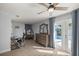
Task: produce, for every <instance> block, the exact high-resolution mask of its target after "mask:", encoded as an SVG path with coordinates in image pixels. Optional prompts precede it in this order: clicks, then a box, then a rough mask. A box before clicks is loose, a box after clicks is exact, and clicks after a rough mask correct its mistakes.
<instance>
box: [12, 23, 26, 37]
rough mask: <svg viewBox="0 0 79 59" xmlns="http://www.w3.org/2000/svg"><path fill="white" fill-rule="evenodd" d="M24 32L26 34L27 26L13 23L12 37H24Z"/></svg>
mask: <svg viewBox="0 0 79 59" xmlns="http://www.w3.org/2000/svg"><path fill="white" fill-rule="evenodd" d="M15 26H19V28H18V29H17V28H15ZM23 32H25V24H24V23H18V22H12V36H16V37H22V35H23Z"/></svg>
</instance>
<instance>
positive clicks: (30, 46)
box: [0, 40, 69, 56]
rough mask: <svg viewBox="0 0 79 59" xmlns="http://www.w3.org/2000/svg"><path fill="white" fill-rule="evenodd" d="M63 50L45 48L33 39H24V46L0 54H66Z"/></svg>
mask: <svg viewBox="0 0 79 59" xmlns="http://www.w3.org/2000/svg"><path fill="white" fill-rule="evenodd" d="M68 55H69V54H68V53H67V52H65V51H62V50H58V49H53V48H46V47H43V46H41V45H39V44H37V43H36V42H35V41H34V40H26V42H25V46H24V47H21V48H20V49H16V50H12V51H9V52H5V53H2V54H0V56H68Z"/></svg>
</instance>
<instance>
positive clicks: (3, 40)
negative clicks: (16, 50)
mask: <svg viewBox="0 0 79 59" xmlns="http://www.w3.org/2000/svg"><path fill="white" fill-rule="evenodd" d="M10 37H11V15H9V14H7V13H4V12H0V53H2V52H6V51H10Z"/></svg>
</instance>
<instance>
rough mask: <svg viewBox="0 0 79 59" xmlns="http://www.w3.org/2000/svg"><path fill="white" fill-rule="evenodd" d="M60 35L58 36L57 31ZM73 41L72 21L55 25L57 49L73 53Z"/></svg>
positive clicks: (68, 20) (64, 21)
mask: <svg viewBox="0 0 79 59" xmlns="http://www.w3.org/2000/svg"><path fill="white" fill-rule="evenodd" d="M57 28H58V31H59V32H58V34H59V35H57V30H56V29H57ZM71 40H72V20H71V19H67V20H62V21H59V22H56V23H55V29H54V41H55V47H56V48H59V49H62V50H65V51H67V52H71Z"/></svg>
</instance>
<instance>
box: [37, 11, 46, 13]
mask: <svg viewBox="0 0 79 59" xmlns="http://www.w3.org/2000/svg"><path fill="white" fill-rule="evenodd" d="M44 12H46V11H41V12H39V13H38V14H41V13H44Z"/></svg>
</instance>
